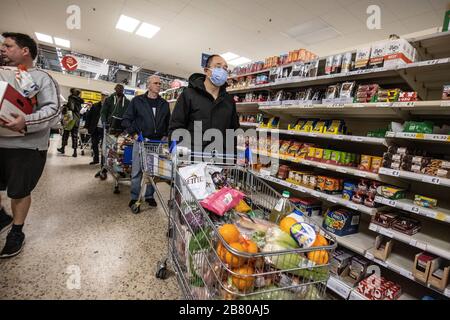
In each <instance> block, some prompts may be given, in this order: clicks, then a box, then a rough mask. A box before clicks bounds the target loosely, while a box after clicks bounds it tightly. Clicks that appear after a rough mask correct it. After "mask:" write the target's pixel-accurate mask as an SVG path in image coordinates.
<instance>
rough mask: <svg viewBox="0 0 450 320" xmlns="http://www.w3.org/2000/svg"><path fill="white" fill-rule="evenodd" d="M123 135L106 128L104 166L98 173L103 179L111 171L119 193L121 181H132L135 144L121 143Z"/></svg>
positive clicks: (103, 152) (115, 189) (103, 148)
mask: <svg viewBox="0 0 450 320" xmlns="http://www.w3.org/2000/svg"><path fill="white" fill-rule="evenodd" d="M121 139H124V137H123V136H121V135H117V134H114V132H113V131H110V130H104V133H103V145H102V155H103V158H102V162H103V163H102V168H101V170H100V172H98V173H97V174H96V176H98V177H99V178H100V179H101V180H106V179H107V176H108V175H107V174H108V173H109V174H110V175H111V176H112V177H113V179H114V193H115V194H119V193H120V189H119V183H121V182H125V181H131V165H132V160H133V159H132V158H133V144H132V143H119V142H120V140H121Z"/></svg>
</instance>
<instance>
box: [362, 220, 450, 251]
mask: <svg viewBox="0 0 450 320" xmlns="http://www.w3.org/2000/svg"><path fill="white" fill-rule="evenodd" d="M369 229H370V230H372V231H374V232H377V233H379V234H382V235H384V236H386V237H388V238H391V239H395V240H398V241H401V242H404V243H406V244H409V245H410V246H412V247H416V248H419V249H420V250H423V251H427V252H429V253H432V254H435V255H437V256H439V257H442V258H445V259H447V260H450V237H449V234H448V232H447V230H443V229H442V230H441V229H440V228H437V226H435V227H434V228H433V230H432V233H431V232H430V231H427V232H426V231H424V230H423V229H422V230H421V231H420V232H419V233H416V234H415V235H412V236H409V235H407V234H404V233H401V232H398V231H396V230H393V229H387V228H383V227H381V226H379V225H376V224H374V223H371V224H370V226H369Z"/></svg>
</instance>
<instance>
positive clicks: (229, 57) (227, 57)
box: [221, 52, 239, 62]
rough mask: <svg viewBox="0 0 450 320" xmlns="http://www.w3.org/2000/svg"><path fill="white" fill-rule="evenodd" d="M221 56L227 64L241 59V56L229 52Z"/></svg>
mask: <svg viewBox="0 0 450 320" xmlns="http://www.w3.org/2000/svg"><path fill="white" fill-rule="evenodd" d="M221 56H222V58H224V59H225V61H227V62H228V61H231V60H234V59H237V58H239V56H238V55H237V54H235V53H233V52H227V53H224V54H221Z"/></svg>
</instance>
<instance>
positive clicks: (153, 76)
mask: <svg viewBox="0 0 450 320" xmlns="http://www.w3.org/2000/svg"><path fill="white" fill-rule="evenodd" d="M155 78H158V79H160V80H161V77H160V76H157V75H155V74H154V75H151V76H150V77H148V78H147V85H148V84H149V83H150V81H151V80H152V79H155Z"/></svg>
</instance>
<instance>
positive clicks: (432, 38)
mask: <svg viewBox="0 0 450 320" xmlns="http://www.w3.org/2000/svg"><path fill="white" fill-rule="evenodd" d="M408 41H409V42H410V43H411V45H412V46H413V47H414V48H416V49H417V52H418V54H419V56H420V57H421V58H422V60H425V59H427V60H429V59H439V58H444V57H449V56H450V31H446V32H437V33H434V34H432V35H426V36H422V37H416V38H411V39H408Z"/></svg>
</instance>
